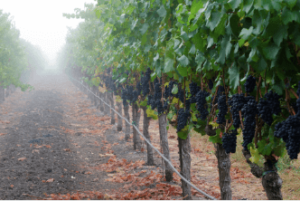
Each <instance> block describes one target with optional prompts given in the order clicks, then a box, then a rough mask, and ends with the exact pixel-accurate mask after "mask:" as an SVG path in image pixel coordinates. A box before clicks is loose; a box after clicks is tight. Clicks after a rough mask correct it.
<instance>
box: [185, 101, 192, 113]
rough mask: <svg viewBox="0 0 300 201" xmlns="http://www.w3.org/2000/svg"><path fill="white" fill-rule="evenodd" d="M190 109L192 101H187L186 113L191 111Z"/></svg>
mask: <svg viewBox="0 0 300 201" xmlns="http://www.w3.org/2000/svg"><path fill="white" fill-rule="evenodd" d="M190 108H191V103H190V99H188V100H185V109H186V111H190Z"/></svg>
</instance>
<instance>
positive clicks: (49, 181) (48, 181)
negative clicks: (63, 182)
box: [46, 178, 54, 183]
mask: <svg viewBox="0 0 300 201" xmlns="http://www.w3.org/2000/svg"><path fill="white" fill-rule="evenodd" d="M53 181H54V179H53V178H51V179H48V180H47V181H46V182H47V183H51V182H53Z"/></svg>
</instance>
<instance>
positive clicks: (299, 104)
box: [295, 98, 300, 116]
mask: <svg viewBox="0 0 300 201" xmlns="http://www.w3.org/2000/svg"><path fill="white" fill-rule="evenodd" d="M296 108H297V110H295V111H296V113H297V116H300V98H298V99H297V101H296Z"/></svg>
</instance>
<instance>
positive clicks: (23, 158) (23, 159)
mask: <svg viewBox="0 0 300 201" xmlns="http://www.w3.org/2000/svg"><path fill="white" fill-rule="evenodd" d="M26 159H27V158H26V157H22V158H19V159H18V161H25V160H26Z"/></svg>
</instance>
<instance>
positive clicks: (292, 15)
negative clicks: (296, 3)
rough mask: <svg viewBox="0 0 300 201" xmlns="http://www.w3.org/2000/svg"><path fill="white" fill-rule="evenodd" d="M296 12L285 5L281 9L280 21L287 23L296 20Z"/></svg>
mask: <svg viewBox="0 0 300 201" xmlns="http://www.w3.org/2000/svg"><path fill="white" fill-rule="evenodd" d="M297 14H298V13H297V12H292V11H291V10H289V9H288V8H287V7H285V8H284V9H283V11H282V21H283V23H284V24H288V23H290V22H292V21H294V20H295V21H297V20H298V16H297Z"/></svg>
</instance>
